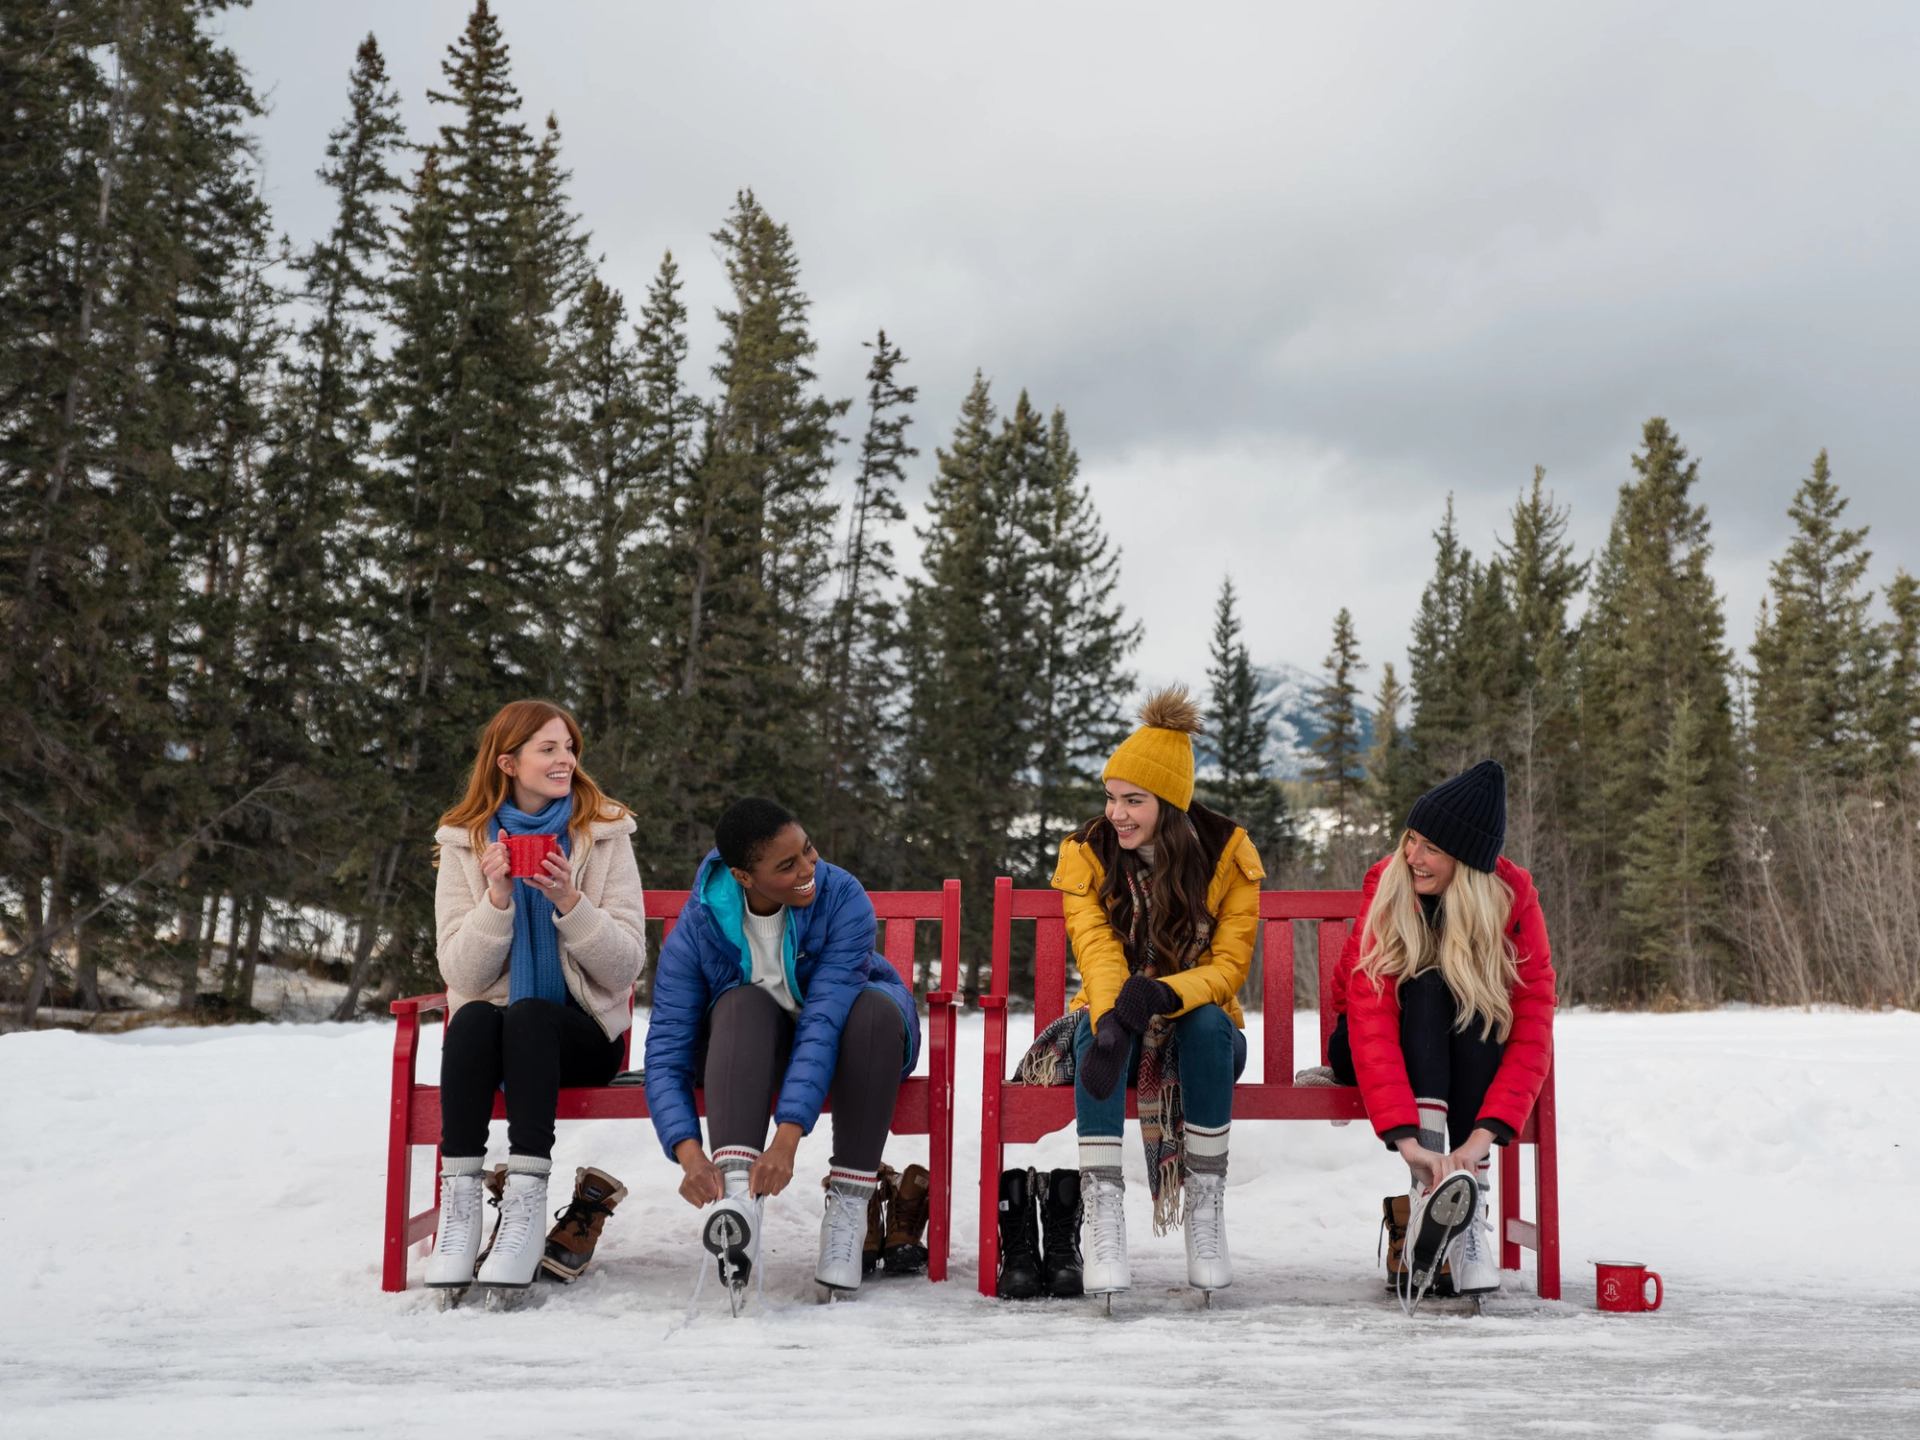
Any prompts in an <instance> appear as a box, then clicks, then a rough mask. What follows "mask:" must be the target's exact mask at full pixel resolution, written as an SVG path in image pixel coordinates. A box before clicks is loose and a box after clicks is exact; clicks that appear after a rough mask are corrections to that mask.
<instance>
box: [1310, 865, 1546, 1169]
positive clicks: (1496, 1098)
mask: <svg viewBox="0 0 1920 1440" xmlns="http://www.w3.org/2000/svg"><path fill="white" fill-rule="evenodd" d="M1392 858H1393V857H1392V856H1388V857H1387V858H1386V859H1385V860H1381V861H1380V862H1378V863H1377V864H1376V865H1374V867H1373V868H1372V869H1371V870H1369V871H1367V878H1366V881H1365V883H1364V884H1363V886H1362V894H1363V895H1364V896H1365V897H1366V898H1365V899H1364V901H1363V902H1362V905H1361V911H1360V919H1359V920H1357V921H1356V922H1355V923H1354V927H1353V931H1352V933H1351V934H1349V935H1348V936H1347V945H1346V949H1345V950H1343V951H1342V952H1341V955H1340V964H1339V966H1338V967H1337V968H1336V969H1335V971H1334V976H1333V1007H1334V1012H1335V1013H1336V1014H1340V1013H1344V1014H1345V1015H1346V1017H1347V1038H1348V1040H1349V1041H1350V1042H1351V1043H1352V1046H1353V1073H1354V1077H1355V1079H1357V1080H1358V1081H1359V1082H1360V1098H1361V1099H1362V1100H1364V1101H1365V1102H1366V1106H1367V1118H1368V1119H1369V1120H1371V1121H1372V1122H1373V1128H1374V1131H1375V1133H1376V1134H1379V1135H1383V1136H1384V1135H1385V1134H1386V1133H1387V1132H1388V1131H1389V1130H1396V1129H1399V1128H1401V1127H1402V1126H1408V1125H1418V1124H1419V1123H1420V1117H1419V1112H1418V1111H1417V1110H1416V1109H1415V1108H1414V1103H1413V1087H1412V1086H1411V1085H1410V1084H1408V1083H1407V1062H1406V1058H1405V1057H1404V1056H1403V1055H1402V1054H1401V1053H1400V997H1399V987H1398V985H1397V984H1396V983H1395V982H1394V981H1392V980H1387V981H1385V982H1383V983H1382V984H1381V986H1380V990H1379V993H1377V994H1376V993H1375V992H1374V988H1373V982H1372V981H1370V980H1369V979H1367V977H1366V976H1364V975H1358V976H1356V975H1355V974H1354V970H1355V967H1356V966H1357V965H1358V964H1359V962H1360V940H1361V932H1362V931H1363V930H1364V929H1365V927H1366V921H1367V909H1368V908H1369V907H1371V906H1372V904H1373V894H1374V891H1375V890H1377V889H1378V888H1379V887H1380V876H1381V875H1382V873H1384V872H1385V870H1386V868H1387V865H1388V863H1389V862H1390V861H1391V860H1392ZM1494 874H1496V875H1498V876H1499V877H1500V878H1501V879H1502V880H1504V881H1505V882H1506V883H1507V886H1508V888H1509V889H1511V890H1512V891H1513V912H1512V914H1511V915H1510V916H1509V918H1508V920H1507V936H1508V938H1509V939H1511V940H1512V941H1513V947H1514V951H1515V953H1516V956H1517V958H1518V961H1519V970H1520V975H1519V979H1518V980H1517V981H1516V982H1515V983H1514V987H1513V990H1512V992H1511V994H1512V998H1513V1031H1512V1033H1511V1034H1509V1035H1508V1036H1507V1048H1506V1053H1505V1054H1503V1055H1502V1056H1501V1057H1500V1068H1499V1070H1497V1071H1496V1072H1495V1073H1494V1077H1493V1083H1492V1084H1491V1085H1489V1086H1488V1087H1487V1098H1486V1099H1485V1101H1483V1102H1482V1103H1481V1106H1480V1115H1479V1116H1476V1117H1475V1118H1476V1119H1478V1118H1481V1117H1486V1118H1489V1119H1493V1120H1499V1121H1501V1122H1503V1123H1505V1124H1507V1125H1510V1126H1512V1127H1513V1130H1514V1132H1515V1133H1516V1134H1518V1133H1519V1130H1520V1127H1521V1126H1522V1125H1524V1124H1525V1123H1526V1120H1527V1116H1528V1114H1529V1113H1531V1112H1532V1110H1533V1102H1534V1101H1535V1100H1536V1099H1538V1098H1539V1095H1540V1087H1541V1085H1543V1084H1544V1083H1545V1082H1546V1078H1547V1067H1548V1066H1549V1065H1550V1064H1551V1063H1552V1060H1553V1003H1554V1001H1553V956H1552V952H1551V951H1550V950H1549V949H1548V947H1547V921H1546V917H1545V916H1544V915H1542V914H1541V913H1540V896H1539V893H1538V892H1537V891H1536V890H1535V889H1534V886H1533V877H1532V876H1531V875H1529V874H1528V873H1527V872H1526V871H1525V870H1522V869H1521V868H1520V867H1519V866H1518V865H1515V864H1514V863H1513V862H1512V861H1511V860H1508V859H1507V858H1506V857H1505V856H1502V857H1501V858H1500V859H1499V860H1498V861H1497V862H1496V863H1495V866H1494Z"/></svg>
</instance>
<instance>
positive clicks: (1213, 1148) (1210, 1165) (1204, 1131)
mask: <svg viewBox="0 0 1920 1440" xmlns="http://www.w3.org/2000/svg"><path fill="white" fill-rule="evenodd" d="M1232 1129H1233V1124H1232V1122H1231V1121H1229V1122H1228V1123H1227V1124H1225V1125H1196V1124H1194V1123H1193V1122H1192V1121H1191V1120H1189V1121H1188V1122H1187V1173H1188V1174H1190V1175H1224V1174H1226V1173H1227V1133H1228V1132H1229V1131H1230V1130H1232Z"/></svg>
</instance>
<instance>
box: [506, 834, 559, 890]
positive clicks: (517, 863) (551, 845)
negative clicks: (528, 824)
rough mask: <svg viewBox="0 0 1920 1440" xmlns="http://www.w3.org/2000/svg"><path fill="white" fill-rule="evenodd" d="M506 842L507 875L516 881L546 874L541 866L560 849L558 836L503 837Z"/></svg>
mask: <svg viewBox="0 0 1920 1440" xmlns="http://www.w3.org/2000/svg"><path fill="white" fill-rule="evenodd" d="M501 838H502V839H503V840H505V841H506V842H507V873H508V874H509V875H511V876H513V878H514V879H516V880H530V879H532V878H533V877H534V876H535V875H544V874H546V873H547V870H546V866H544V865H543V864H541V861H543V860H545V859H546V858H547V856H549V855H551V854H553V852H554V851H556V850H558V849H559V848H560V837H559V836H558V835H503V836H502V837H501Z"/></svg>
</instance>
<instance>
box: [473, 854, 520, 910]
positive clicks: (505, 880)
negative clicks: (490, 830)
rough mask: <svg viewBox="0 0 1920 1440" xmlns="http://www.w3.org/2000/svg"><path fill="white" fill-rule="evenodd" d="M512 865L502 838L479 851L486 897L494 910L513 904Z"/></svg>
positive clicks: (503, 908)
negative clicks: (485, 883)
mask: <svg viewBox="0 0 1920 1440" xmlns="http://www.w3.org/2000/svg"><path fill="white" fill-rule="evenodd" d="M512 867H513V862H512V860H511V858H510V857H509V856H508V854H507V842H506V841H504V840H496V841H494V842H493V843H492V844H491V845H489V846H487V848H486V849H484V850H482V851H481V852H480V874H481V876H482V877H483V878H484V879H485V880H486V882H487V899H489V900H490V901H492V902H493V908H494V909H496V910H505V909H506V908H507V907H508V906H510V905H512V904H513V872H512Z"/></svg>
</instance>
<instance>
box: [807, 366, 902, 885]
mask: <svg viewBox="0 0 1920 1440" xmlns="http://www.w3.org/2000/svg"><path fill="white" fill-rule="evenodd" d="M871 348H872V350H873V360H872V362H871V363H870V364H869V365H868V367H867V428H866V433H865V435H864V436H862V438H861V441H860V468H859V471H858V473H857V474H856V475H855V477H854V490H853V499H852V501H851V503H850V504H849V505H848V507H847V538H846V543H845V545H844V546H843V547H842V550H841V555H840V565H839V571H840V583H839V595H838V598H837V599H836V600H835V601H834V606H833V611H832V614H831V618H830V623H829V626H828V646H827V651H826V655H825V657H824V666H823V668H824V670H825V676H826V704H827V757H828V760H827V763H828V769H827V789H826V795H825V808H824V811H823V814H822V817H821V820H820V834H821V839H820V844H821V846H822V848H823V850H824V852H825V853H826V854H829V855H832V856H835V857H837V858H838V859H839V861H840V863H842V864H845V865H848V866H850V867H852V868H854V869H855V870H856V871H857V872H861V873H865V872H866V871H868V870H870V869H871V868H872V867H873V866H874V865H877V864H881V863H884V858H885V855H886V852H887V851H888V850H889V849H890V848H891V847H892V845H893V844H895V843H897V842H896V841H894V840H893V839H892V837H891V835H890V834H889V832H890V830H891V828H892V826H891V824H890V822H891V820H892V816H891V815H890V814H889V811H890V808H891V807H890V804H889V796H888V795H887V790H886V787H887V782H888V779H889V773H890V771H891V770H892V769H893V767H894V765H895V764H896V757H895V755H894V748H895V746H896V745H897V742H898V736H899V728H900V725H899V711H900V709H901V707H902V705H903V703H904V701H903V697H902V696H901V693H900V691H901V675H900V664H899V637H898V634H897V631H896V616H895V613H894V604H895V600H894V595H893V592H894V588H895V582H896V580H897V578H898V571H897V570H896V568H895V565H894V559H893V541H892V539H891V537H890V535H889V530H890V528H891V527H892V526H894V525H897V524H899V523H900V522H901V521H903V520H905V519H906V518H907V512H906V510H905V509H904V508H902V506H901V504H900V490H899V487H900V486H902V485H903V484H905V483H906V462H907V461H908V460H911V459H912V458H913V457H914V456H916V455H918V454H919V453H920V452H919V451H918V450H916V449H914V447H913V446H911V445H909V444H907V440H906V434H907V426H908V425H909V424H910V423H911V422H912V418H913V417H912V414H911V410H910V407H911V406H912V405H913V403H914V402H915V401H916V400H917V399H918V398H919V391H918V389H917V388H916V387H914V386H912V385H904V386H903V385H901V384H900V383H899V382H898V381H897V380H896V379H895V378H894V372H895V371H896V370H898V369H899V368H900V366H901V365H903V364H905V363H906V356H904V355H903V354H901V353H900V349H899V347H898V346H896V345H892V344H890V343H889V342H888V340H887V332H886V331H885V330H882V331H880V332H879V334H878V335H877V336H876V337H875V339H874V340H873V341H872V342H871Z"/></svg>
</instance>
